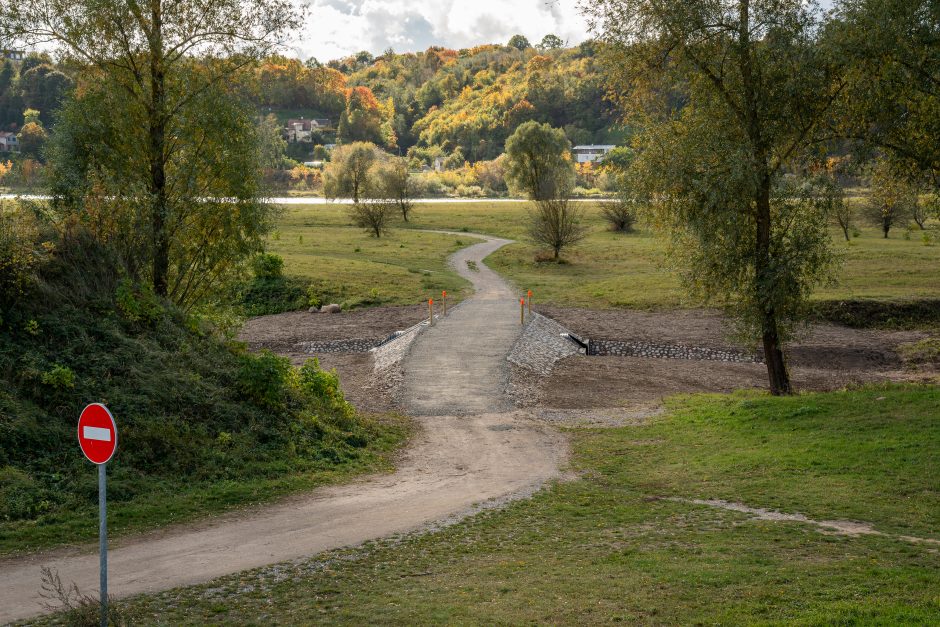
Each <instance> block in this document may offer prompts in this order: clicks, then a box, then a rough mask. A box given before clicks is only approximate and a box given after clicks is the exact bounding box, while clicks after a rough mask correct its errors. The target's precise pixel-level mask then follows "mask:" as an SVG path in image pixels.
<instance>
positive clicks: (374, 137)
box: [337, 87, 395, 147]
mask: <svg viewBox="0 0 940 627" xmlns="http://www.w3.org/2000/svg"><path fill="white" fill-rule="evenodd" d="M389 113H392V114H394V111H391V112H389V110H388V105H387V104H386V105H382V104H381V103H379V101H378V100H377V99H376V97H375V95H374V94H373V93H372V90H370V89H369V88H368V87H353V88H352V89H350V90H349V91H348V92H347V95H346V109H345V111H343V114H342V115H341V116H340V119H339V128H338V136H337V139H338V140H339V141H340V143H343V144H348V143H352V142H371V143H373V144H380V145H383V146H386V147H393V146H394V145H395V133H394V132H393V131H392V129H391V126H390V125H389V119H388V118H389Z"/></svg>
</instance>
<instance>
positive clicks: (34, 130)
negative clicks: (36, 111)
mask: <svg viewBox="0 0 940 627" xmlns="http://www.w3.org/2000/svg"><path fill="white" fill-rule="evenodd" d="M47 139H49V135H48V133H46V129H45V128H43V126H42V124H40V123H39V122H27V123H26V124H24V125H23V128H21V129H20V132H19V133H17V135H16V140H17V142H18V143H19V145H20V154H21V155H23V156H24V157H29V158H32V159H36V160H39V159H40V157H41V156H42V152H43V149H44V148H45V146H46V140H47Z"/></svg>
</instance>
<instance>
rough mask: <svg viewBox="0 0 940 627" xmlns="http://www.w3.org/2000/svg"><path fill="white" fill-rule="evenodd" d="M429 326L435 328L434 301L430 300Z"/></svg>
mask: <svg viewBox="0 0 940 627" xmlns="http://www.w3.org/2000/svg"><path fill="white" fill-rule="evenodd" d="M428 325H429V326H432V327H433V326H434V299H433V298H429V299H428Z"/></svg>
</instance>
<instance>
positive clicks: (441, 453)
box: [0, 233, 566, 623]
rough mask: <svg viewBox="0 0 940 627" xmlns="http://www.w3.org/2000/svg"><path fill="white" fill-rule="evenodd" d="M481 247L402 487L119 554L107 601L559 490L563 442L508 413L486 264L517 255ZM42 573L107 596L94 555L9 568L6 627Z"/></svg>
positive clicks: (501, 317) (408, 372)
mask: <svg viewBox="0 0 940 627" xmlns="http://www.w3.org/2000/svg"><path fill="white" fill-rule="evenodd" d="M462 235H466V233H463V234H462ZM477 237H481V238H483V239H485V242H484V243H481V244H477V245H474V246H470V247H468V248H465V249H463V250H461V251H459V252H458V253H456V254H455V255H454V256H453V257H452V258H451V263H452V264H453V265H454V267H455V268H456V269H457V271H458V272H459V273H460V274H461V275H462V276H464V277H466V278H467V279H469V280H470V281H471V282H472V283H473V285H474V288H475V289H476V292H475V294H474V296H473V297H471V298H470V299H468V300H467V301H465V302H464V303H463V304H462V305H461V306H460V307H459V308H457V309H455V310H454V311H453V312H452V313H451V314H450V315H449V316H448V317H447V318H445V319H444V320H442V321H440V322H439V323H438V324H437V325H436V326H435V327H433V328H431V329H428V330H427V331H426V332H425V333H424V334H422V335H421V336H420V337H419V338H418V339H417V340H416V342H415V345H414V346H413V347H412V350H411V352H410V354H409V356H408V357H407V358H406V359H405V362H404V364H403V369H404V373H405V379H404V383H403V386H402V404H403V406H404V408H405V409H406V410H407V411H408V412H409V413H410V414H411V415H414V416H416V420H417V421H418V423H419V424H420V426H421V427H422V428H421V430H420V433H419V435H418V436H417V437H416V438H415V441H414V442H412V444H411V446H410V447H409V449H408V450H407V451H406V452H405V453H404V455H403V459H402V460H401V461H400V463H399V464H398V468H397V470H396V471H395V472H394V473H393V474H390V475H385V476H379V477H368V478H365V479H362V480H360V481H356V482H353V483H351V484H347V485H343V486H336V487H330V488H324V489H321V490H317V491H314V492H313V493H311V494H307V495H300V496H296V497H293V498H292V499H289V500H288V501H286V502H283V503H280V504H277V505H274V506H271V507H267V508H264V509H260V510H253V511H251V512H247V513H245V512H242V513H234V514H230V515H227V516H223V517H220V518H215V519H213V520H212V521H210V522H206V523H202V524H198V525H187V526H182V527H177V528H168V529H165V530H161V531H157V532H153V533H150V534H145V535H142V536H137V537H133V538H125V539H121V540H117V541H114V542H112V549H111V551H110V552H109V582H108V584H109V586H108V587H109V591H110V592H111V593H112V594H114V595H115V596H117V597H123V596H130V595H134V594H139V593H145V592H157V591H160V590H166V589H170V588H175V587H179V586H185V585H192V584H197V583H202V582H205V581H209V580H211V579H213V578H215V577H220V576H222V575H227V574H230V573H234V572H238V571H241V570H246V569H250V568H256V567H260V566H265V565H268V564H273V563H276V562H281V561H287V560H291V559H297V558H302V557H307V556H310V555H314V554H316V553H318V552H321V551H325V550H329V549H334V548H339V547H344V546H353V545H356V544H359V543H362V542H365V541H367V540H371V539H375V538H380V537H384V536H389V535H394V534H398V533H406V532H410V531H415V530H419V529H422V528H426V527H428V526H429V525H432V524H434V523H439V522H442V521H448V520H455V519H457V518H459V517H461V516H464V515H467V514H470V513H472V512H473V511H475V510H476V508H477V507H479V506H480V505H481V504H486V503H487V502H489V503H494V502H495V503H499V502H502V501H505V500H508V499H511V498H515V497H520V496H526V495H528V494H531V493H532V492H533V491H535V490H536V489H538V488H539V487H540V486H541V485H543V484H544V483H545V482H546V481H548V480H551V479H553V478H555V477H557V476H558V474H559V466H560V464H561V463H562V462H563V461H564V457H565V454H566V448H565V445H564V441H563V439H562V438H561V437H560V436H559V435H557V434H556V433H555V432H553V431H551V430H550V429H547V428H545V427H543V426H541V425H540V424H538V423H536V422H534V421H532V420H531V419H530V418H529V417H528V416H527V415H526V414H524V413H522V412H514V411H511V403H510V402H509V401H508V399H507V398H506V396H505V388H506V382H507V379H508V370H507V369H508V366H507V363H506V355H507V353H508V351H509V349H510V347H511V346H512V343H513V341H514V340H515V339H516V338H517V337H518V335H519V333H520V330H521V328H520V326H519V319H518V315H519V309H518V307H519V305H518V300H516V296H515V295H514V294H513V292H512V291H511V290H510V288H509V287H508V286H507V285H506V283H505V282H504V281H503V280H502V279H501V278H500V277H499V276H498V275H497V274H496V273H494V272H492V271H491V270H490V269H489V268H487V267H486V266H485V265H483V259H484V258H485V257H486V256H487V255H489V254H490V253H492V252H493V251H495V250H497V249H499V248H500V247H502V246H504V245H506V244H507V243H509V241H508V240H501V239H497V238H490V237H484V236H477ZM467 261H473V262H475V263H476V266H477V269H478V270H477V271H476V272H474V271H472V270H471V269H470V268H469V267H468V265H467ZM41 566H50V567H52V568H55V569H58V571H59V574H60V576H61V577H62V580H63V581H65V582H70V581H74V582H76V583H77V584H78V585H79V587H80V588H81V589H82V590H83V591H85V592H92V591H96V590H97V582H98V555H97V553H96V552H89V551H88V549H85V550H84V551H79V550H57V551H52V552H48V553H40V554H35V555H30V556H27V557H23V558H15V559H8V560H3V561H0V623H7V622H10V621H14V620H19V619H23V618H29V617H30V616H34V615H37V614H40V613H42V612H43V609H42V607H41V605H40V599H39V597H38V591H39V575H40V567H41Z"/></svg>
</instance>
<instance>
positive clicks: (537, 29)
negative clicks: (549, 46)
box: [292, 0, 588, 62]
mask: <svg viewBox="0 0 940 627" xmlns="http://www.w3.org/2000/svg"><path fill="white" fill-rule="evenodd" d="M302 1H303V2H304V4H303V11H304V13H305V15H306V24H305V27H304V28H303V29H301V30H299V32H298V35H297V37H296V40H295V41H294V42H293V46H292V47H293V48H294V50H295V52H296V54H298V55H299V56H300V57H301V58H303V59H307V58H309V57H311V56H312V57H315V58H317V59H318V60H319V61H321V62H326V61H329V60H331V59H338V58H342V57H344V56H347V55H349V54H352V53H354V52H358V51H360V50H368V51H369V52H371V53H372V54H379V53H382V52H383V51H385V50H386V49H388V48H392V49H394V50H395V52H414V51H418V50H426V49H427V48H428V47H430V46H446V47H448V48H467V47H470V46H475V45H478V44H485V43H506V42H507V41H508V40H509V38H510V37H512V36H513V35H515V34H517V33H519V34H522V35H525V36H526V37H527V38H528V39H529V41H531V42H532V43H533V44H536V43H538V42H539V41H541V39H542V37H544V36H545V35H547V34H549V33H553V34H555V35H558V36H559V37H561V38H562V40H564V41H567V42H568V44H569V45H575V44H578V43H581V42H582V41H584V40H585V39H586V38H587V37H588V28H587V24H586V23H585V20H584V18H583V17H582V16H581V14H580V13H579V12H578V9H577V1H576V0H418V1H415V0H410V1H409V0H302Z"/></svg>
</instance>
